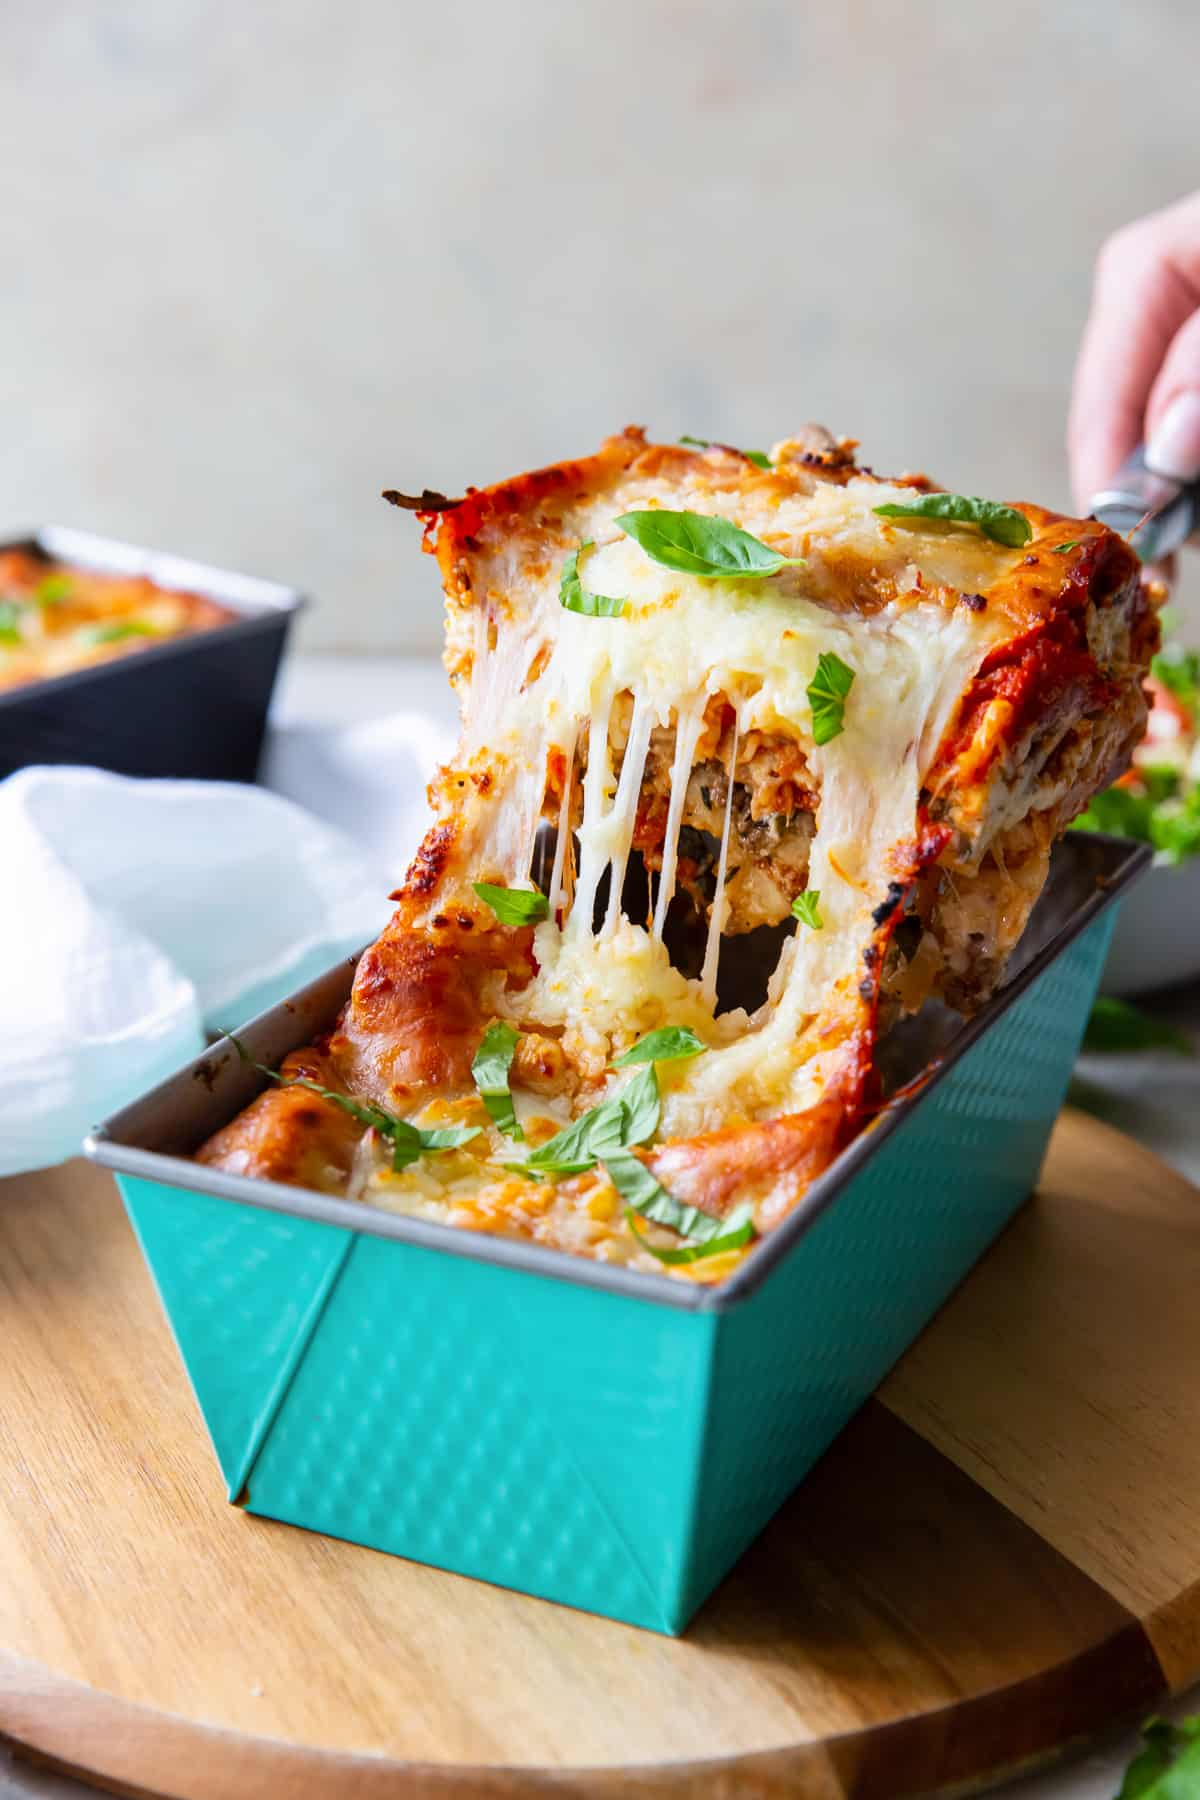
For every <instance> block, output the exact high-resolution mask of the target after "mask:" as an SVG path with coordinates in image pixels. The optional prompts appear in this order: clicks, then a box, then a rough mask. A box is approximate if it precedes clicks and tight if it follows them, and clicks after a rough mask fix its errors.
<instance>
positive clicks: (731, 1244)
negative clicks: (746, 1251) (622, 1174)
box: [613, 1182, 754, 1266]
mask: <svg viewBox="0 0 1200 1800" xmlns="http://www.w3.org/2000/svg"><path fill="white" fill-rule="evenodd" d="M613 1185H614V1186H615V1185H616V1184H615V1182H614V1184H613ZM668 1198H669V1196H668ZM645 1216H646V1215H645V1214H644V1213H643V1214H640V1215H639V1214H638V1213H637V1212H636V1211H635V1210H634V1208H633V1207H632V1206H627V1207H626V1208H625V1218H626V1220H627V1222H628V1224H629V1229H630V1230H631V1231H632V1232H633V1235H634V1237H635V1238H636V1239H637V1241H638V1243H639V1244H640V1245H641V1247H642V1249H643V1250H648V1251H649V1252H650V1254H651V1256H656V1257H657V1258H658V1260H659V1262H660V1263H669V1264H671V1265H672V1266H674V1265H676V1264H678V1263H694V1262H701V1261H703V1259H704V1258H705V1257H708V1256H721V1255H723V1254H724V1252H725V1251H726V1250H740V1249H741V1247H742V1245H743V1244H748V1243H749V1242H750V1241H751V1239H752V1238H753V1237H754V1208H753V1207H752V1206H751V1204H750V1202H749V1201H748V1200H743V1202H742V1204H741V1205H740V1206H735V1207H734V1209H733V1211H732V1212H731V1213H730V1214H729V1216H728V1218H726V1219H714V1220H713V1223H714V1224H715V1225H716V1226H717V1228H718V1230H717V1235H716V1236H714V1237H709V1238H697V1237H696V1236H695V1234H694V1233H693V1234H692V1241H691V1242H690V1243H687V1244H681V1245H679V1246H678V1248H675V1247H672V1248H671V1249H669V1250H664V1249H662V1248H661V1246H660V1245H658V1244H652V1243H651V1242H650V1240H649V1238H647V1237H643V1236H642V1233H641V1230H640V1229H639V1227H638V1225H637V1223H636V1221H637V1219H638V1218H639V1217H643V1218H644V1217H645ZM707 1216H708V1215H707V1214H706V1215H705V1217H706V1218H707Z"/></svg>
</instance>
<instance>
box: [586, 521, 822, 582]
mask: <svg viewBox="0 0 1200 1800" xmlns="http://www.w3.org/2000/svg"><path fill="white" fill-rule="evenodd" d="M616 523H617V524H618V525H619V526H620V527H621V530H622V531H624V532H626V533H627V534H628V535H629V536H630V537H631V538H633V539H634V541H635V542H636V543H638V544H640V545H641V547H642V549H643V550H644V551H645V552H646V555H647V556H649V557H650V558H652V560H653V561H654V562H656V563H661V564H662V566H663V568H664V569H677V570H679V572H680V573H681V574H683V575H702V576H705V577H706V578H707V579H709V580H712V581H761V580H762V579H763V578H764V577H765V576H767V575H774V574H776V573H777V572H778V571H779V570H780V569H790V568H798V567H800V566H801V565H802V564H803V562H804V558H803V557H802V556H781V555H780V554H779V552H778V550H772V549H771V547H770V545H769V544H764V543H763V542H762V540H761V539H760V538H756V537H752V536H751V535H750V533H749V532H748V531H743V530H742V529H741V527H740V526H738V525H734V524H733V523H732V521H731V520H729V519H716V518H711V517H710V516H709V515H708V514H707V513H694V512H667V511H665V510H664V511H657V510H656V511H654V512H630V513H622V514H621V517H620V518H619V519H618V520H617V521H616Z"/></svg>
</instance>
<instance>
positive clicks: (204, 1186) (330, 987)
mask: <svg viewBox="0 0 1200 1800" xmlns="http://www.w3.org/2000/svg"><path fill="white" fill-rule="evenodd" d="M1145 861H1146V852H1145V851H1143V850H1142V849H1141V847H1140V846H1136V845H1131V844H1128V843H1125V842H1122V841H1119V840H1117V839H1111V838H1101V837H1091V836H1084V835H1083V834H1073V835H1072V836H1070V837H1069V838H1068V839H1067V840H1066V841H1065V842H1064V843H1063V844H1062V845H1061V846H1060V848H1059V850H1058V851H1057V853H1056V857H1055V864H1054V869H1053V872H1052V875H1051V879H1050V882H1049V883H1048V885H1047V889H1046V892H1045V894H1044V895H1043V898H1042V900H1041V902H1040V903H1039V906H1038V909H1037V913H1036V914H1035V917H1034V921H1033V922H1032V923H1031V926H1030V930H1029V933H1028V934H1027V936H1026V939H1025V940H1024V942H1023V945H1022V952H1021V955H1022V961H1021V965H1020V967H1018V968H1017V969H1016V970H1015V972H1014V973H1013V975H1012V976H1011V978H1010V979H1009V981H1008V983H1007V985H1006V987H1005V989H1004V990H1003V992H1002V993H1001V994H1000V995H999V996H997V998H996V999H995V1000H994V1001H993V1002H991V1003H990V1005H989V1006H988V1007H987V1009H986V1010H985V1011H984V1012H983V1013H981V1014H980V1015H979V1016H978V1017H977V1018H976V1019H974V1020H973V1021H972V1022H971V1023H970V1024H967V1025H964V1024H963V1023H962V1022H961V1021H957V1020H954V1019H952V1018H951V1016H950V1015H949V1014H947V1013H945V1012H943V1011H942V1010H941V1009H938V1008H927V1009H926V1011H925V1013H923V1014H922V1015H921V1017H920V1019H919V1020H917V1021H913V1022H910V1024H909V1025H908V1026H905V1027H901V1028H900V1029H899V1031H898V1032H897V1033H895V1034H893V1038H892V1039H891V1040H890V1041H889V1061H890V1062H891V1063H892V1064H893V1065H894V1066H893V1068H892V1069H891V1077H892V1079H893V1080H902V1079H904V1077H906V1076H909V1075H911V1074H913V1073H914V1072H915V1070H917V1069H919V1068H921V1067H928V1068H929V1070H930V1075H929V1079H928V1080H927V1081H926V1082H925V1083H924V1084H923V1085H921V1086H920V1087H919V1089H918V1090H917V1091H916V1092H915V1093H913V1094H911V1095H910V1096H908V1097H901V1098H899V1099H898V1100H897V1101H896V1102H895V1103H893V1104H892V1105H891V1106H889V1107H888V1108H887V1109H886V1110H885V1111H884V1112H883V1113H882V1114H881V1116H880V1118H879V1120H878V1121H877V1122H876V1123H875V1124H874V1125H873V1126H872V1127H871V1128H870V1129H869V1130H868V1131H866V1132H865V1133H863V1135H862V1136H860V1137H859V1138H858V1139H857V1140H856V1142H855V1143H853V1144H852V1145H851V1146H850V1147H849V1149H848V1150H847V1151H846V1152H845V1153H844V1154H843V1155H842V1156H841V1157H840V1158H839V1160H838V1161H837V1163H836V1164H835V1165H834V1166H833V1167H832V1168H831V1169H830V1170H829V1171H828V1172H827V1173H826V1174H825V1175H824V1176H822V1177H821V1179H820V1180H819V1181H817V1182H816V1183H815V1184H814V1186H813V1187H812V1189H811V1190H810V1192H809V1194H808V1195H807V1196H806V1198H805V1200H804V1202H803V1204H802V1205H801V1206H800V1207H799V1208H798V1209H797V1211H796V1212H795V1213H794V1214H793V1215H792V1216H791V1217H790V1218H789V1219H788V1220H786V1221H785V1223H784V1224H783V1225H782V1226H781V1227H780V1228H779V1229H778V1230H777V1231H776V1232H775V1233H774V1234H773V1236H771V1237H769V1238H767V1239H765V1240H764V1241H763V1242H762V1243H761V1244H760V1245H759V1246H758V1247H757V1248H756V1249H755V1250H754V1251H753V1252H752V1253H751V1255H750V1256H749V1257H748V1258H747V1260H746V1262H745V1263H744V1264H743V1266H742V1267H741V1268H740V1269H739V1270H738V1271H737V1273H736V1274H735V1275H734V1276H733V1277H732V1278H731V1279H730V1280H729V1281H727V1282H725V1283H724V1284H723V1285H721V1286H719V1287H716V1288H705V1287H695V1286H692V1285H690V1284H686V1283H684V1282H680V1281H673V1280H671V1279H670V1278H668V1277H666V1276H657V1275H652V1276H646V1275H640V1274H636V1273H633V1272H630V1271H628V1270H614V1269H608V1268H605V1267H603V1266H602V1265H600V1264H597V1263H592V1262H587V1261H583V1260H580V1259H576V1258H572V1257H568V1256H566V1255H563V1254H561V1253H559V1252H557V1251H551V1250H543V1249H540V1248H538V1247H537V1246H532V1245H529V1244H523V1243H516V1242H510V1241H507V1240H503V1239H497V1238H495V1237H491V1236H487V1235H483V1234H476V1233H473V1232H464V1231H456V1230H453V1229H451V1228H449V1227H445V1226H440V1225H433V1224H429V1223H426V1222H423V1221H417V1220H411V1219H403V1218H398V1217H396V1216H395V1215H394V1214H389V1213H383V1212H378V1211H375V1210H374V1209H371V1208H368V1207H365V1206H362V1205H360V1204H356V1203H354V1202H351V1201H345V1200H336V1199H331V1198H329V1197H328V1196H323V1195H318V1194H313V1193H307V1192H304V1191H302V1190H298V1189H295V1188H289V1187H283V1186H280V1185H278V1184H275V1183H270V1182H256V1181H250V1180H246V1179H244V1178H241V1177H234V1176H228V1175H225V1174H222V1173H220V1172H217V1171H214V1170H210V1169H206V1168H202V1167H200V1166H199V1165H197V1164H195V1163H192V1162H189V1161H187V1160H185V1158H186V1156H187V1153H188V1152H189V1151H190V1150H191V1149H193V1148H194V1146H195V1145H196V1144H198V1143H199V1142H200V1141H201V1140H202V1139H203V1138H204V1137H206V1136H207V1135H208V1134H209V1133H210V1132H211V1131H213V1130H215V1129H216V1128H217V1126H219V1125H221V1124H224V1123H225V1122H226V1121H227V1120H228V1119H230V1118H231V1117H232V1116H233V1115H234V1114H235V1113H236V1112H238V1111H239V1110H240V1109H241V1108H242V1107H243V1106H244V1105H245V1104H246V1103H247V1102H248V1101H249V1100H250V1099H251V1098H252V1097H253V1095H254V1093H255V1092H257V1091H258V1089H259V1088H260V1087H261V1086H262V1079H261V1077H259V1076H258V1075H256V1074H255V1072H254V1071H253V1070H252V1069H250V1068H248V1067H247V1066H246V1065H245V1064H243V1063H242V1062H240V1061H239V1060H238V1059H237V1057H236V1056H235V1055H234V1054H233V1052H232V1050H230V1049H229V1048H228V1046H224V1047H222V1048H220V1049H218V1050H216V1051H214V1052H212V1053H210V1055H209V1056H207V1057H204V1058H201V1059H200V1060H199V1061H198V1062H196V1063H194V1064H192V1065H190V1066H189V1067H188V1068H187V1069H184V1070H183V1071H181V1073H180V1074H179V1075H177V1076H175V1077H174V1078H173V1079H172V1080H171V1081H169V1082H167V1083H165V1084H164V1085H163V1086H162V1087H160V1088H158V1089H157V1090H156V1091H155V1092H154V1093H152V1094H150V1095H149V1096H148V1097H147V1098H145V1099H144V1100H141V1101H139V1102H138V1103H137V1104H135V1105H134V1106H131V1107H129V1108H127V1109H126V1110H125V1111H124V1112H122V1113H120V1114H118V1115H117V1116H116V1117H115V1118H113V1119H111V1120H110V1121H109V1122H108V1123H107V1125H105V1126H104V1127H103V1128H101V1129H100V1130H99V1131H97V1133H96V1134H95V1136H94V1137H93V1138H92V1139H91V1140H89V1143H88V1146H87V1149H88V1154H89V1155H90V1156H92V1157H93V1158H94V1159H95V1160H96V1161H97V1162H101V1163H104V1164H105V1165H107V1166H108V1167H110V1168H113V1169H115V1170H116V1171H117V1179H118V1182H119V1184H120V1187H121V1191H122V1194H123V1195H124V1199H125V1204H126V1207H127V1208H128V1211H129V1216H130V1218H131V1220H132V1222H133V1226H134V1229H135V1231H136V1232H137V1235H138V1239H139V1241H140V1243H141V1246H142V1250H143V1251H144V1253H145V1256H146V1260H147V1262H148V1263H149V1265H150V1268H151V1270H152V1271H153V1274H154V1279H155V1281H156V1283H157V1284H158V1290H159V1293H160V1295H161V1296H162V1301H163V1305H164V1307H165V1309H166V1312H167V1316H168V1318H169V1320H170V1322H171V1326H172V1329H173V1331H174V1333H175V1337H176V1340H177V1342H178V1345H179V1349H180V1352H181V1354H182V1356H183V1360H184V1362H185V1364H186V1365H187V1370H188V1374H189V1376H190V1377H191V1382H192V1386H193V1388H194V1389H195V1393H196V1398H197V1400H198V1402H199V1404H200V1409H201V1411H202V1413H203V1415H204V1419H205V1422H206V1424H207V1426H208V1430H209V1432H210V1434H211V1437H212V1441H213V1446H214V1448H215V1450H216V1453H217V1459H218V1461H219V1462H220V1465H221V1469H222V1472H223V1474H224V1478H225V1482H226V1485H227V1489H228V1494H229V1498H230V1500H232V1501H236V1502H238V1503H239V1504H241V1505H243V1506H245V1507H246V1508H247V1509H248V1510H249V1511H250V1512H254V1513H261V1514H264V1515H266V1516H267V1517H269V1518H273V1519H282V1520H286V1521H287V1522H289V1523H290V1524H293V1525H301V1526H305V1527H306V1528H307V1529H309V1530H311V1531H323V1532H329V1533H331V1534H332V1535H333V1536H335V1537H342V1538H349V1539H351V1540H352V1541H353V1542H355V1543H360V1544H369V1545H371V1546H373V1547H374V1548H375V1549H377V1550H386V1551H390V1552H391V1553H393V1554H394V1555H397V1556H405V1557H410V1558H412V1559H414V1560H416V1561H418V1562H425V1563H432V1564H436V1565H437V1566H438V1567H439V1568H443V1569H452V1570H455V1571H457V1572H458V1573H459V1574H463V1575H471V1576H474V1577H476V1578H477V1579H480V1580H483V1581H490V1582H496V1583H499V1584H500V1585H502V1586H504V1587H510V1588H517V1589H520V1590H521V1591H523V1592H525V1593H528V1594H536V1595H539V1596H541V1597H542V1598H544V1599H547V1600H557V1601H561V1602H563V1603H565V1604H566V1605H569V1606H575V1607H581V1608H583V1609H585V1610H586V1611H588V1612H594V1613H603V1614H606V1615H607V1616H609V1617H610V1618H615V1619H623V1620H626V1621H628V1622H629V1623H631V1624H634V1625H641V1626H645V1627H647V1628H648V1629H650V1630H652V1631H662V1632H669V1633H678V1632H681V1631H682V1630H683V1629H684V1627H685V1626H686V1625H687V1622H688V1620H689V1619H690V1618H691V1616H692V1614H693V1613H694V1612H695V1611H696V1609H697V1607H698V1606H700V1604H701V1603H702V1601H703V1600H704V1599H705V1597H706V1595H708V1594H709V1593H710V1592H711V1591H712V1589H713V1588H714V1586H715V1585H716V1583H717V1582H718V1581H719V1580H720V1579H721V1577H722V1576H723V1575H724V1574H725V1573H726V1571H727V1570H728V1569H729V1568H730V1566H731V1564H732V1563H733V1562H734V1561H735V1560H736V1558H737V1557H738V1556H739V1555H740V1554H741V1552H742V1550H744V1549H745V1547H746V1546H747V1544H749V1543H750V1541H751V1540H752V1539H753V1538H754V1537H755V1536H756V1535H757V1533H758V1532H759V1531H760V1530H761V1529H762V1527H763V1526H764V1525H765V1524H766V1522H767V1520H768V1519H769V1518H770V1517H771V1515H772V1513H774V1512H775V1510H776V1509H777V1507H778V1506H779V1505H780V1504H781V1503H782V1502H783V1500H785V1499H786V1497H787V1496H788V1494H789V1493H790V1492H791V1491H792V1489H793V1488H794V1487H795V1486H796V1484H797V1483H798V1482H799V1481H800V1480H801V1479H802V1478H803V1477H804V1475H805V1474H806V1472H807V1471H808V1470H809V1469H810V1468H811V1467H812V1465H813V1463H814V1462H815V1461H816V1460H817V1458H818V1457H819V1456H820V1455H821V1453H822V1452H823V1451H824V1450H825V1448H826V1447H827V1445H828V1444H829V1443H830V1441H831V1439H832V1438H833V1437H834V1436H835V1435H836V1434H837V1432H838V1431H840V1430H841V1428H842V1426H843V1425H844V1424H845V1423H846V1421H847V1420H848V1419H849V1418H850V1416H851V1415H852V1414H853V1413H854V1412H855V1410H856V1409H857V1408H858V1407H859V1406H860V1405H861V1404H862V1402H863V1401H864V1400H865V1399H866V1398H867V1396H868V1395H869V1394H870V1392H871V1391H872V1389H873V1388H874V1387H875V1386H876V1385H877V1384H878V1382H879V1381H880V1380H881V1378H882V1377H883V1376H884V1375H885V1374H886V1373H887V1371H888V1369H889V1368H890V1367H891V1366H892V1364H893V1363H894V1362H895V1361H896V1359H897V1357H898V1356H899V1355H900V1354H901V1352H902V1351H903V1350H904V1349H905V1348H906V1346H907V1345H908V1344H909V1343H911V1342H912V1340H913V1338H914V1337H915V1336H916V1335H917V1333H918V1332H919V1331H920V1330H921V1328H922V1326H923V1325H925V1323H926V1322H927V1321H928V1320H929V1319H930V1318H931V1317H932V1315H933V1313H934V1312H935V1311H936V1310H937V1308H938V1307H939V1306H940V1305H941V1303H942V1301H943V1300H944V1299H945V1298H946V1296H947V1295H948V1294H949V1293H950V1291H951V1289H953V1288H954V1287H955V1286H956V1284H957V1283H958V1282H959V1281H961V1279H962V1277H963V1276H964V1275H965V1274H966V1272H967V1270H968V1269H969V1268H970V1267H971V1265H972V1264H973V1263H974V1262H975V1261H976V1259H977V1258H978V1257H979V1256H980V1255H981V1254H982V1252H983V1251H984V1250H985V1249H986V1248H987V1246H988V1244H989V1243H990V1242H991V1241H992V1239H993V1238H994V1237H995V1236H996V1234H997V1233H998V1232H999V1231H1000V1230H1001V1229H1002V1227H1003V1226H1004V1224H1005V1223H1006V1221H1007V1220H1008V1219H1009V1218H1010V1217H1011V1215H1012V1214H1013V1212H1014V1211H1015V1210H1016V1209H1017V1207H1018V1206H1020V1204H1021V1202H1022V1201H1023V1200H1024V1198H1025V1197H1026V1195H1027V1194H1028V1193H1029V1191H1030V1188H1031V1187H1032V1185H1033V1183H1034V1181H1035V1180H1036V1177H1037V1172H1038V1168H1039V1165H1040V1162H1041V1158H1042V1153H1043V1150H1044V1148H1045V1144H1046V1139H1047V1137H1048V1135H1049V1132H1050V1128H1051V1126H1052V1125H1053V1123H1054V1119H1055V1115H1056V1114H1057V1112H1058V1109H1059V1107H1060V1105H1061V1103H1062V1098H1063V1093H1064V1091H1065V1088H1066V1084H1067V1080H1068V1078H1069V1075H1070V1072H1071V1066H1072V1062H1073V1060H1074V1057H1075V1054H1076V1051H1077V1049H1078V1046H1079V1040H1080V1036H1081V1034H1082V1031H1083V1027H1084V1023H1085V1021H1086V1019H1087V1015H1088V1010H1089V1008H1090V1006H1091V1003H1092V997H1093V995H1094V993H1095V989H1096V984H1097V981H1098V978H1099V975H1100V970H1101V967H1102V965H1103V962H1104V957H1105V951H1106V948H1107V945H1108V939H1109V934H1110V930H1111V926H1112V920H1113V909H1112V904H1111V903H1112V901H1113V900H1114V898H1115V896H1116V895H1117V893H1118V892H1119V891H1120V889H1121V888H1123V887H1124V886H1125V885H1126V884H1127V883H1128V882H1129V881H1130V880H1132V879H1133V878H1134V877H1135V876H1136V875H1137V874H1138V873H1140V871H1141V869H1142V868H1143V867H1144V866H1145ZM352 966H353V965H352V964H341V965H339V966H338V968H336V969H335V970H333V971H331V972H330V973H329V975H327V976H325V977H323V978H322V979H321V980H320V981H318V982H315V983H314V984H313V985H312V986H310V987H309V988H306V989H305V990H304V991H303V992H302V993H301V994H300V995H298V996H297V997H296V998H295V999H294V1000H292V1001H289V1002H287V1003H286V1004H285V1005H284V1006H281V1007H277V1008H275V1009H274V1010H273V1011H271V1012H269V1013H265V1014H263V1015H262V1016H261V1017H260V1018H259V1019H257V1020H256V1021H255V1022H254V1023H253V1024H252V1025H250V1026H248V1027H246V1030H245V1036H246V1038H247V1040H248V1041H249V1044H250V1047H251V1049H252V1051H253V1053H254V1055H255V1056H256V1057H257V1058H259V1059H260V1060H262V1061H264V1062H266V1063H269V1064H272V1065H274V1064H275V1063H276V1062H277V1061H278V1060H279V1059H280V1058H281V1057H282V1056H283V1055H284V1054H285V1053H286V1052H287V1051H288V1050H291V1049H293V1048H295V1047H296V1046H297V1045H299V1044H302V1043H305V1042H307V1041H308V1039H309V1038H310V1037H311V1035H312V1033H313V1032H314V1031H315V1030H318V1029H320V1028H321V1027H323V1026H325V1025H327V1024H328V1023H329V1022H330V1020H331V1019H332V1017H333V1015H334V1013H335V1012H336V1011H337V1009H338V1007H339V1006H340V1005H341V1003H342V1001H343V1000H344V999H345V997H346V994H347V992H348V990H349V984H350V979H351V972H352Z"/></svg>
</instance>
